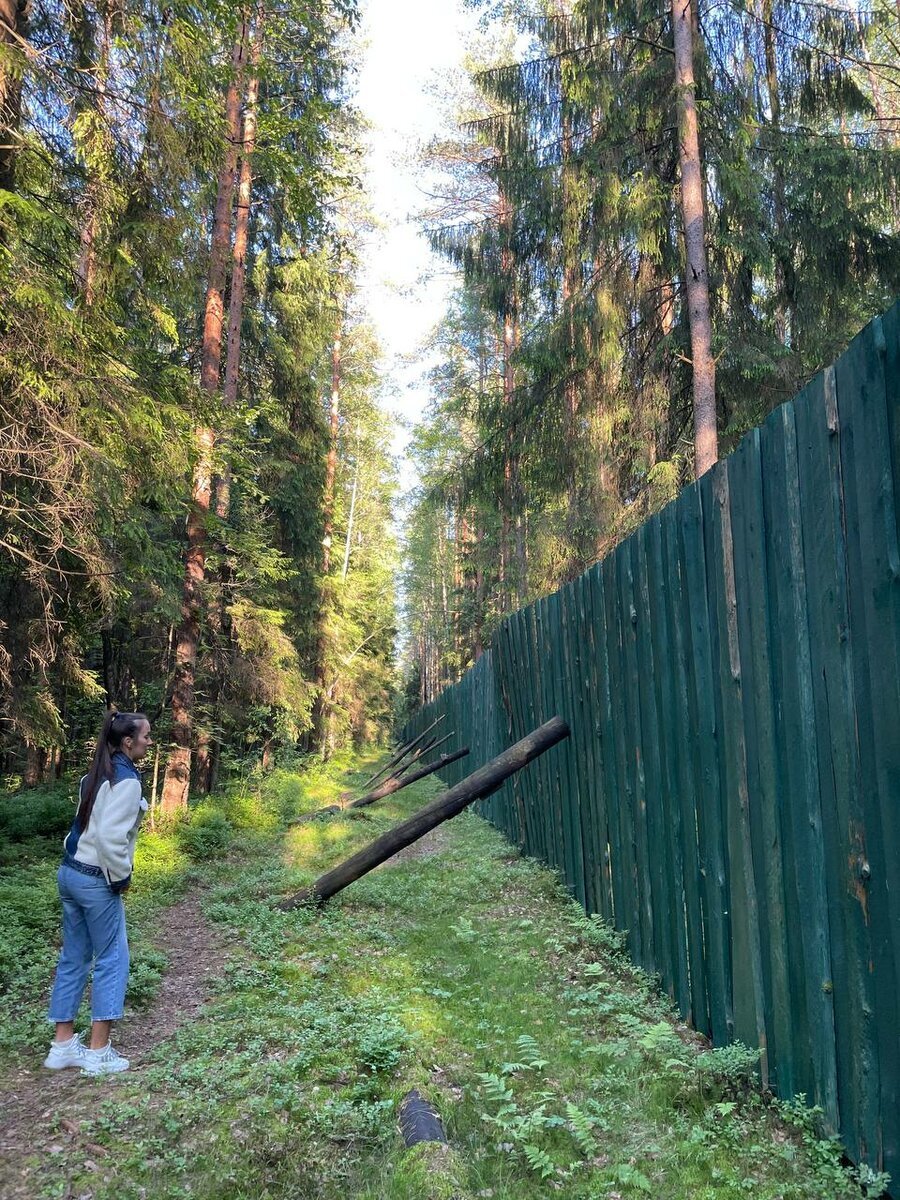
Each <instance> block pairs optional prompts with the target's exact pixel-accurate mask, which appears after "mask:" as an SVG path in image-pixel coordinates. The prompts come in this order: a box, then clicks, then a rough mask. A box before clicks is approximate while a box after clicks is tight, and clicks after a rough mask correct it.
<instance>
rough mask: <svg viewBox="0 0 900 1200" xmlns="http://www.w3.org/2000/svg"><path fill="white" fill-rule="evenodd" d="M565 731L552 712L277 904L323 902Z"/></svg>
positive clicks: (496, 785)
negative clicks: (467, 773)
mask: <svg viewBox="0 0 900 1200" xmlns="http://www.w3.org/2000/svg"><path fill="white" fill-rule="evenodd" d="M568 736H569V727H568V725H567V724H566V723H565V721H564V720H563V719H562V717H553V718H552V719H551V720H549V721H547V722H546V723H545V724H544V725H541V726H540V727H539V728H538V729H535V730H534V731H533V732H532V733H530V734H528V736H527V737H524V738H522V740H521V741H520V742H516V744H515V745H514V746H510V748H509V749H508V750H504V751H503V753H502V754H498V755H497V757H496V758H493V759H491V761H490V762H489V763H486V764H485V765H484V766H483V767H480V768H479V769H478V770H477V771H473V772H472V774H471V775H467V776H466V778H465V779H463V780H461V781H460V782H459V783H458V784H456V786H455V787H452V788H450V789H449V791H446V792H444V793H443V794H442V795H440V796H438V797H436V798H435V799H434V800H432V801H431V803H430V804H426V805H425V807H424V808H421V809H419V811H418V812H417V813H415V814H414V815H413V816H412V817H410V818H409V819H408V820H406V821H402V822H401V823H400V824H399V825H396V826H395V827H394V828H393V829H389V830H388V832H387V833H383V834H382V835H381V837H379V838H376V839H375V841H374V842H370V843H369V845H368V846H364V847H363V849H362V850H360V851H358V852H357V853H356V854H354V855H352V856H351V857H350V858H348V859H346V860H345V861H344V862H342V863H339V864H338V866H336V867H334V868H333V870H331V871H327V872H326V873H325V874H324V875H322V876H321V877H320V878H319V879H317V880H316V882H315V883H314V884H313V885H312V887H310V888H305V889H304V890H303V891H302V892H297V894H296V895H294V896H288V897H286V898H285V899H284V900H282V901H281V903H280V904H279V905H278V907H279V908H281V909H283V910H285V911H289V910H290V909H292V908H298V907H299V906H300V905H301V904H309V903H314V904H322V903H324V901H326V900H327V899H328V898H329V897H330V896H333V895H335V893H337V892H340V891H342V890H343V889H344V888H345V887H347V885H348V884H350V883H353V882H354V881H355V880H357V879H360V878H361V877H362V876H363V875H367V874H368V873H369V871H372V870H374V869H375V867H377V866H380V865H381V863H383V862H385V861H386V860H387V859H389V858H391V857H392V856H393V855H395V854H396V853H397V851H398V850H402V849H403V848H404V847H405V846H409V845H412V843H413V842H417V841H418V840H419V838H420V837H423V836H424V835H425V834H426V833H430V832H431V830H432V829H434V828H436V827H437V826H438V825H441V824H443V822H444V821H449V820H450V819H451V818H452V817H455V816H458V815H459V813H461V812H462V811H463V809H465V808H468V806H469V805H470V804H473V803H474V802H475V801H476V800H483V799H484V797H485V796H490V795H491V794H492V793H493V792H496V790H497V789H498V788H499V787H500V786H501V785H502V784H503V783H504V781H505V780H507V779H508V778H509V777H510V775H514V774H515V773H516V771H520V770H521V769H522V767H524V766H526V765H527V764H528V763H530V762H531V761H532V759H535V758H537V757H538V756H539V755H541V754H543V753H544V752H545V751H546V750H549V749H550V748H551V746H555V745H556V744H557V742H561V741H562V740H563V739H564V738H567V737H568Z"/></svg>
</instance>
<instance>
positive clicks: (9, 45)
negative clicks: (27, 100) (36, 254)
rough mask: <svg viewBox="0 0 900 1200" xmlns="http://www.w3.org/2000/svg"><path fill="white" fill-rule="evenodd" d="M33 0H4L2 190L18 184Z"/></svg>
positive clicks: (0, 0) (0, 40)
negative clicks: (25, 44)
mask: <svg viewBox="0 0 900 1200" xmlns="http://www.w3.org/2000/svg"><path fill="white" fill-rule="evenodd" d="M30 10H31V5H30V3H29V0H0V55H2V57H0V189H3V190H5V191H7V192H11V191H14V190H15V186H16V155H17V154H18V151H19V123H20V121H21V117H22V76H21V67H22V66H24V63H25V56H24V54H23V53H22V50H23V45H22V43H23V40H24V38H25V37H26V36H27V33H28V15H29V12H30Z"/></svg>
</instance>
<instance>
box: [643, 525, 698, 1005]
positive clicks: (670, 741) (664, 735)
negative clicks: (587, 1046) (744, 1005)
mask: <svg viewBox="0 0 900 1200" xmlns="http://www.w3.org/2000/svg"><path fill="white" fill-rule="evenodd" d="M645 528H646V530H647V537H646V542H645V562H646V569H647V576H646V588H647V606H648V620H647V625H648V629H649V634H650V645H651V649H650V656H651V659H652V662H653V664H654V670H653V703H654V705H655V708H656V738H657V739H658V742H659V765H660V777H659V797H658V807H659V816H660V821H661V825H662V830H661V833H662V837H661V840H662V867H663V874H664V890H665V895H664V899H663V913H664V916H665V922H666V933H665V937H666V941H667V943H668V945H669V947H670V958H669V971H670V976H671V984H670V987H669V994H670V996H671V997H672V999H673V1000H674V1001H675V1003H676V1004H677V1005H678V1008H679V1010H680V1011H681V1012H683V1013H688V1012H690V1011H691V991H690V966H689V963H688V952H687V930H686V917H685V908H686V905H685V887H684V853H683V850H682V831H681V809H680V804H679V779H678V767H677V763H678V758H679V755H680V752H681V746H680V745H679V740H680V737H681V728H680V722H679V721H678V717H677V713H678V708H677V704H678V701H677V698H676V686H675V681H676V673H677V670H678V667H677V664H676V661H675V659H676V652H675V650H674V647H673V646H672V635H671V629H670V626H669V618H668V613H667V611H666V603H665V596H666V587H667V579H666V569H665V566H664V563H663V547H662V519H661V518H660V517H659V516H657V517H652V518H651V519H650V520H649V521H648V522H647V524H646V526H645Z"/></svg>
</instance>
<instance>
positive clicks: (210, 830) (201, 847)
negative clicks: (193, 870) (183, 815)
mask: <svg viewBox="0 0 900 1200" xmlns="http://www.w3.org/2000/svg"><path fill="white" fill-rule="evenodd" d="M232 833H233V831H232V827H231V825H230V823H229V821H228V818H227V817H226V816H225V814H224V813H223V812H221V811H220V810H219V809H218V808H214V807H213V806H212V805H200V806H198V807H197V808H194V809H192V810H191V813H190V816H189V818H188V819H187V820H185V821H182V822H181V823H180V824H179V826H178V841H179V843H180V845H181V848H182V849H183V850H184V851H185V852H186V853H187V854H189V855H190V857H191V858H193V859H196V860H198V861H202V860H204V859H208V858H218V857H220V856H221V855H222V854H223V853H224V851H225V850H226V849H227V848H228V845H229V843H230V842H231V838H232Z"/></svg>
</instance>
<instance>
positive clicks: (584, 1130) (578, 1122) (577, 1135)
mask: <svg viewBox="0 0 900 1200" xmlns="http://www.w3.org/2000/svg"><path fill="white" fill-rule="evenodd" d="M566 1116H567V1117H568V1118H569V1128H570V1129H571V1131H572V1137H573V1138H574V1139H575V1142H576V1144H577V1146H578V1149H579V1150H580V1151H581V1152H582V1154H586V1155H590V1154H593V1153H594V1152H595V1150H596V1149H597V1142H596V1141H595V1139H594V1133H593V1129H594V1122H593V1120H592V1119H591V1118H590V1117H589V1116H588V1115H587V1113H585V1112H582V1110H581V1109H580V1108H579V1107H578V1105H577V1104H572V1102H571V1101H567V1102H566Z"/></svg>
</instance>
